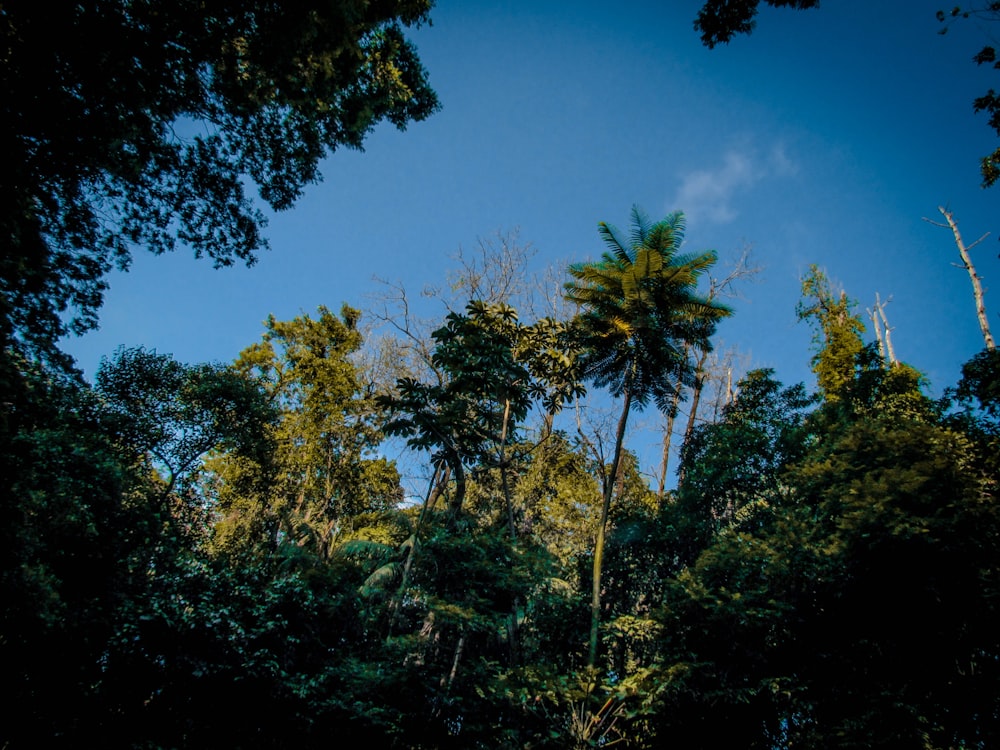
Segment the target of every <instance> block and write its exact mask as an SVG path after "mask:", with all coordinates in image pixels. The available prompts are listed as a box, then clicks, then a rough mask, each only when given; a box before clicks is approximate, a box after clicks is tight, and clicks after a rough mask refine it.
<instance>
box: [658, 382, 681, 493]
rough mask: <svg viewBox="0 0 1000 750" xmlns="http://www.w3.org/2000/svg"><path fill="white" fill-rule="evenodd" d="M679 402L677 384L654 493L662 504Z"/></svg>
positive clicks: (668, 414) (668, 416) (669, 413)
mask: <svg viewBox="0 0 1000 750" xmlns="http://www.w3.org/2000/svg"><path fill="white" fill-rule="evenodd" d="M680 401H681V384H680V383H678V384H677V389H676V390H675V391H674V398H673V401H672V402H671V404H670V411H669V412H668V413H667V426H666V428H665V429H664V431H663V457H662V458H661V459H660V485H659V487H658V488H657V492H656V494H657V497H659V499H660V502H663V498H664V496H665V494H666V483H667V469H668V468H669V465H670V444H671V443H672V442H673V437H674V422H675V421H676V419H677V407H678V406H679V405H680Z"/></svg>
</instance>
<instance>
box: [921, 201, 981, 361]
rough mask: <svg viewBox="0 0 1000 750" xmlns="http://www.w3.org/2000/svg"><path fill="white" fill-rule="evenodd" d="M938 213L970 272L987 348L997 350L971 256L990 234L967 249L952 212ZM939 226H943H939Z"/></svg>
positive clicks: (939, 208)
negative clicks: (953, 238)
mask: <svg viewBox="0 0 1000 750" xmlns="http://www.w3.org/2000/svg"><path fill="white" fill-rule="evenodd" d="M938 211H940V212H941V215H942V216H944V218H945V221H947V222H948V227H949V228H950V229H951V233H952V234H953V235H954V236H955V245H956V246H957V247H958V254H959V255H960V256H962V266H961V267H962V268H964V269H965V270H966V271H968V273H969V279H970V280H971V281H972V296H973V297H974V299H975V302H976V315H977V316H978V318H979V328H980V330H981V331H982V332H983V340H984V341H985V342H986V348H987V349H995V348H996V342H995V341H994V340H993V334H992V333H990V323H989V319H988V318H987V317H986V303H985V302H984V300H983V285H982V281H981V280H980V278H979V275H978V274H977V273H976V267H975V266H974V265H972V258H971V256H970V255H969V250H971V249H972V248H974V247H975V246H976V245H978V244H979V243H980V242H982V241H983V240H984V239H986V237H987V235H988V233H987V234H984V235H983V236H982V237H980V238H979V239H978V240H976V241H975V242H973V243H972V244H971V245H969V246H968V247H966V246H965V243H964V242H963V241H962V234H961V232H959V231H958V224H956V223H955V218H954V216H952V213H951V211H949V210H948V209H946V208H944V207H943V206H938ZM931 223H933V222H931ZM938 226H941V225H940V224H939V225H938Z"/></svg>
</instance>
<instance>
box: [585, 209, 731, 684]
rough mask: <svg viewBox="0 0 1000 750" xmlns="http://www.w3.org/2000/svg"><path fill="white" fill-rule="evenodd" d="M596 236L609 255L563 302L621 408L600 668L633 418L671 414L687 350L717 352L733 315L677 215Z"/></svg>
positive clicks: (610, 479) (591, 373)
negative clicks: (617, 497)
mask: <svg viewBox="0 0 1000 750" xmlns="http://www.w3.org/2000/svg"><path fill="white" fill-rule="evenodd" d="M598 232H599V233H600V235H601V238H602V239H603V240H604V243H605V245H607V247H608V250H607V251H606V252H605V253H604V254H603V255H602V257H601V259H600V260H598V261H596V262H588V263H578V264H574V265H572V266H570V269H569V272H570V275H571V276H572V277H573V280H572V281H569V282H567V284H566V287H565V289H566V297H567V298H568V299H569V300H570V301H572V302H575V303H576V304H578V305H579V306H580V312H579V314H578V316H577V318H576V328H577V331H578V333H579V336H580V340H581V342H582V344H583V347H584V352H585V353H584V355H583V358H582V365H583V372H584V376H585V377H586V378H588V379H590V380H593V382H594V383H595V384H596V385H598V386H600V387H607V388H608V389H609V390H610V391H611V393H612V395H614V396H615V397H617V398H620V399H621V400H622V408H621V415H620V416H619V419H618V426H617V429H616V433H615V444H614V450H613V453H612V459H611V469H610V471H609V472H608V473H607V475H606V477H605V480H604V487H603V499H602V504H601V520H600V523H599V524H598V527H597V540H596V542H595V545H594V563H593V564H594V574H593V596H592V599H591V627H590V643H589V652H588V664H589V666H591V667H593V666H594V665H595V662H596V660H597V641H598V630H599V627H600V613H601V568H602V564H603V558H604V542H605V536H606V533H607V525H608V512H609V510H610V507H611V501H612V496H613V494H614V488H615V486H616V484H617V482H616V477H617V475H618V470H619V467H620V464H621V456H622V445H623V443H624V438H625V427H626V425H627V423H628V417H629V412H630V411H631V409H632V408H633V406H634V407H635V408H638V409H642V408H643V407H645V406H646V405H647V404H648V403H649V401H650V399H652V400H653V401H654V402H655V403H656V405H657V406H658V407H660V408H661V409H664V410H667V409H668V408H669V407H670V404H671V403H672V399H673V396H674V394H675V392H676V388H677V387H679V386H678V384H682V385H690V384H691V382H692V379H693V377H694V371H693V368H692V366H691V364H690V362H689V361H688V358H687V356H686V355H685V344H690V345H695V346H697V347H698V348H701V349H710V348H711V344H710V340H709V339H710V337H711V335H712V333H713V332H714V330H715V324H716V322H717V321H718V320H719V319H720V318H722V317H724V316H726V315H729V314H730V310H729V308H727V307H725V306H723V305H721V304H718V303H715V302H711V301H709V300H708V299H706V298H705V297H704V296H702V295H700V294H699V293H698V291H697V286H698V280H699V279H700V278H701V276H702V275H703V274H704V273H705V272H706V271H707V270H708V269H710V268H711V267H712V265H713V264H714V263H715V261H716V255H715V253H714V252H712V251H708V252H703V253H696V254H690V255H685V254H681V253H680V247H681V242H682V240H683V238H684V216H683V214H682V213H679V212H677V213H673V214H670V215H669V216H667V217H666V218H665V219H663V220H662V221H658V222H655V223H653V222H650V220H649V218H648V216H646V214H645V213H643V212H642V211H641V210H640V209H639V208H638V207H633V208H632V229H631V232H630V233H629V235H628V236H627V237H626V236H623V235H622V234H621V232H619V230H618V229H616V228H615V227H613V226H611V225H609V224H606V223H604V222H601V223H600V224H599V226H598Z"/></svg>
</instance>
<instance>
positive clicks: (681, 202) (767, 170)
mask: <svg viewBox="0 0 1000 750" xmlns="http://www.w3.org/2000/svg"><path fill="white" fill-rule="evenodd" d="M797 171H798V164H797V163H796V162H795V161H794V160H793V159H792V158H791V157H789V156H788V154H787V152H786V151H785V147H784V145H783V144H780V143H779V144H776V145H775V146H774V147H773V148H772V149H771V151H770V153H769V154H768V155H767V157H765V158H761V157H760V156H758V154H757V153H756V152H755V151H754V150H753V149H749V148H748V149H741V150H737V149H730V150H729V151H727V152H726V154H725V156H723V159H722V163H721V164H719V165H718V166H716V167H715V168H709V169H698V170H695V171H693V172H688V173H687V174H685V175H683V176H682V177H681V185H680V188H679V189H678V190H677V193H676V194H675V195H674V198H673V201H672V202H671V203H670V206H669V207H668V210H681V211H683V212H684V214H685V216H687V217H688V219H689V220H696V221H700V222H712V223H715V224H726V223H728V222H731V221H733V219H735V218H736V217H737V216H738V215H739V211H738V209H737V205H738V197H739V196H740V195H741V194H742V193H745V192H746V191H747V190H749V189H750V188H752V187H754V186H755V185H757V184H758V183H759V182H760V181H761V180H764V179H767V178H772V177H790V176H792V175H794V174H795V173H796V172H797Z"/></svg>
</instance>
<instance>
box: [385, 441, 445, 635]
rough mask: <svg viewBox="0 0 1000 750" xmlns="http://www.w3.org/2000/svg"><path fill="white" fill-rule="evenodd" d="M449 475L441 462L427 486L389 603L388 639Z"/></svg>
mask: <svg viewBox="0 0 1000 750" xmlns="http://www.w3.org/2000/svg"><path fill="white" fill-rule="evenodd" d="M449 473H450V472H449V469H448V464H447V463H445V462H444V461H439V462H438V463H437V465H436V466H435V467H434V473H433V474H432V475H431V481H430V484H429V485H428V486H427V497H426V498H424V507H423V508H421V509H420V515H419V516H417V523H416V526H415V527H414V528H413V535H412V536H411V539H412V540H413V542H412V544H410V548H409V549H408V550H407V552H406V562H405V563H403V574H402V575H401V576H400V580H399V588H398V589H397V590H396V593H395V595H394V596H393V597H392V599H391V600H390V602H389V625H388V627H387V628H386V638H391V637H392V629H393V627H394V626H395V625H396V617H397V616H398V615H399V610H400V608H401V607H402V606H403V596H404V594H405V593H406V584H407V583H409V581H410V569H411V568H412V567H413V558H414V557H416V555H417V543H418V541H419V539H420V530H421V527H422V526H423V524H424V520H425V518H426V516H427V514H428V513H429V512H430V511H431V509H433V508H434V505H435V503H437V499H438V498H439V497H440V496H441V493H442V492H444V488H445V486H446V485H447V484H448V476H449Z"/></svg>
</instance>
